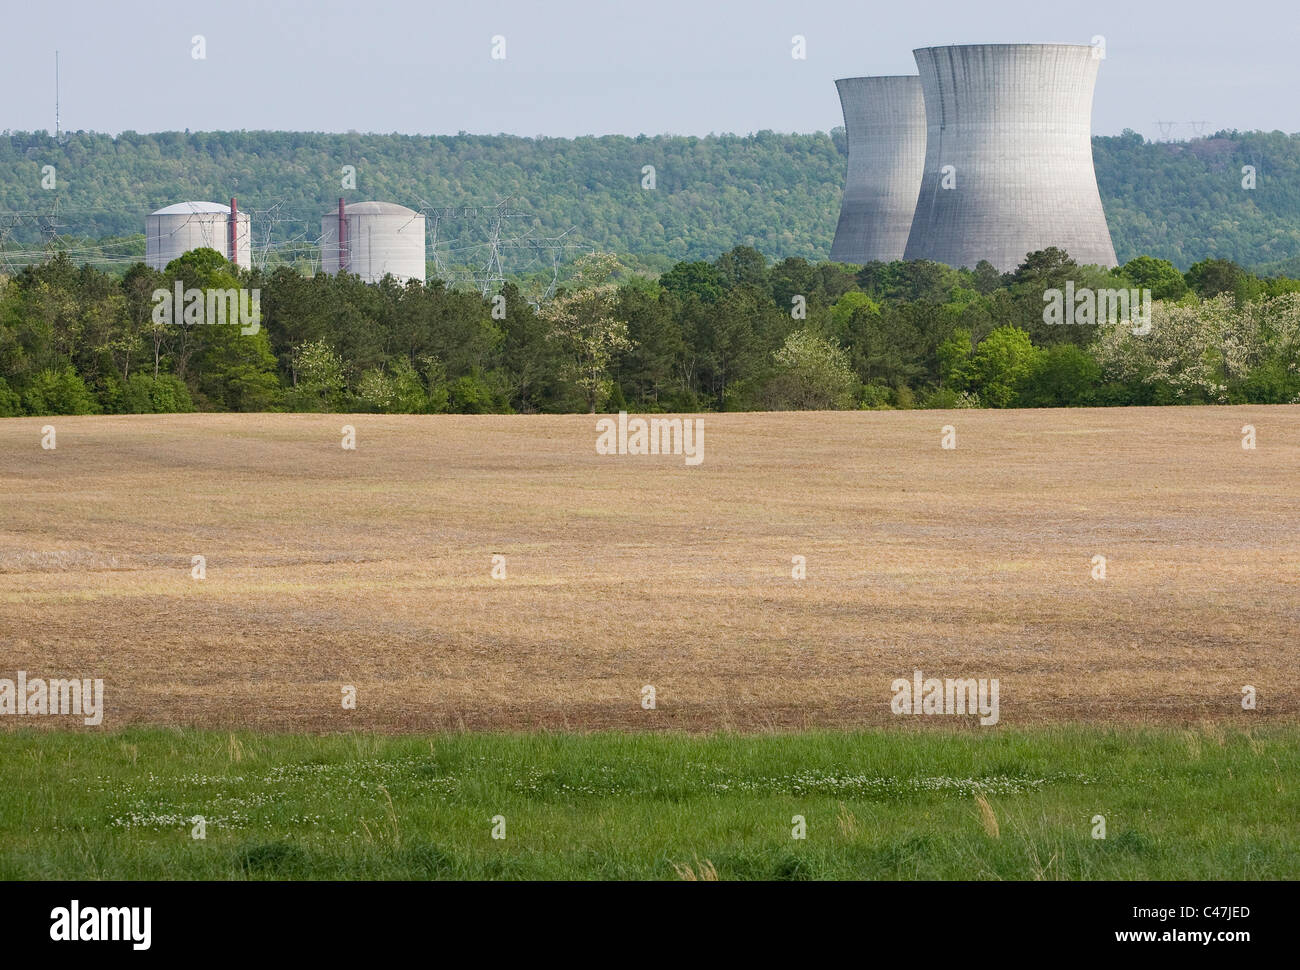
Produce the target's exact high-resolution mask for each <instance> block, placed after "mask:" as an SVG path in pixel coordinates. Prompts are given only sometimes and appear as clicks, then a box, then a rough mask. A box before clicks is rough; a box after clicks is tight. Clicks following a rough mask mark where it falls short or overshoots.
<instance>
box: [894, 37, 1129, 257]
mask: <svg viewBox="0 0 1300 970" xmlns="http://www.w3.org/2000/svg"><path fill="white" fill-rule="evenodd" d="M912 53H913V54H914V55H915V56H916V64H917V67H918V68H919V69H920V73H921V88H922V90H923V91H924V93H925V115H926V149H925V171H924V175H923V176H922V179H921V192H920V197H919V198H918V200H917V205H916V215H915V217H914V219H913V220H912V230H911V234H910V235H909V237H908V240H907V250H906V258H907V259H932V260H935V261H936V262H940V263H946V264H948V265H949V266H958V267H959V266H967V267H971V268H973V267H974V266H975V264H976V263H978V262H979V261H980V260H981V259H987V260H988V261H989V262H990V263H992V264H993V265H994V266H996V267H997V268H998V270H999V271H1001V272H1006V271H1008V270H1013V269H1015V268H1016V267H1017V266H1019V265H1020V264H1021V263H1022V262H1024V259H1025V255H1026V254H1027V253H1030V252H1033V251H1035V250H1039V249H1046V248H1047V247H1048V246H1056V247H1059V248H1061V249H1064V250H1066V251H1067V252H1068V253H1069V254H1070V255H1071V256H1072V257H1073V258H1074V259H1075V261H1076V262H1079V263H1095V264H1097V265H1100V266H1114V265H1115V249H1114V247H1113V246H1112V245H1111V240H1110V230H1109V229H1108V228H1107V226H1106V215H1105V213H1104V212H1103V211H1102V207H1101V196H1100V195H1099V194H1098V192H1097V177H1096V175H1095V173H1094V172H1093V167H1092V141H1091V134H1092V91H1093V85H1094V84H1095V83H1096V80H1097V68H1098V66H1099V65H1100V64H1101V61H1100V59H1098V58H1096V57H1095V56H1094V54H1095V51H1094V49H1093V48H1091V47H1085V46H1077V45H1071V44H978V45H970V46H957V47H923V48H921V49H919V50H916V51H913V52H912Z"/></svg>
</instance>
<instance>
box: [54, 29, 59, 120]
mask: <svg viewBox="0 0 1300 970" xmlns="http://www.w3.org/2000/svg"><path fill="white" fill-rule="evenodd" d="M54 140H55V141H58V140H59V52H58V51H55V52H54Z"/></svg>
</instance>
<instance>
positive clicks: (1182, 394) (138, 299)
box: [0, 246, 1300, 416]
mask: <svg viewBox="0 0 1300 970" xmlns="http://www.w3.org/2000/svg"><path fill="white" fill-rule="evenodd" d="M177 286H179V287H180V288H181V290H182V291H197V292H199V293H215V292H221V291H233V290H245V291H253V292H255V293H256V294H257V296H258V306H259V308H260V319H259V321H258V325H257V327H256V328H241V327H240V326H239V325H238V322H237V321H235V322H231V323H226V324H212V323H206V322H202V321H200V320H197V319H196V320H187V319H185V317H184V315H182V314H179V313H177V314H176V315H174V316H165V317H161V318H160V316H159V313H158V306H159V301H158V300H157V299H156V298H155V297H156V295H157V294H158V293H159V291H162V292H166V293H168V294H170V293H172V292H174V291H175V289H176V287H177ZM1067 288H1068V291H1069V292H1071V293H1074V292H1085V291H1086V292H1101V291H1106V290H1112V291H1113V290H1116V289H1119V288H1123V289H1125V290H1128V289H1130V288H1135V289H1138V290H1139V291H1147V292H1149V293H1150V295H1151V298H1152V303H1151V307H1150V315H1149V319H1147V320H1146V322H1145V324H1142V325H1139V320H1140V318H1139V317H1138V316H1136V315H1130V317H1128V318H1125V319H1122V320H1121V319H1118V318H1117V319H1115V320H1113V321H1110V322H1108V321H1106V320H1105V319H1100V320H1089V321H1085V322H1079V318H1078V317H1077V316H1075V315H1069V316H1067V317H1066V318H1065V320H1064V321H1063V322H1060V323H1056V322H1049V321H1048V319H1047V318H1046V317H1045V314H1044V308H1045V306H1046V305H1047V304H1046V302H1045V298H1046V297H1048V296H1049V295H1050V294H1051V293H1052V292H1053V291H1066V290H1067ZM1133 309H1134V311H1135V312H1136V311H1137V306H1136V305H1135V306H1134V308H1133ZM1102 316H1104V315H1102ZM250 330H255V332H248V331H250ZM1296 402H1300V280H1295V279H1291V278H1287V277H1275V278H1261V277H1259V276H1256V275H1254V274H1252V273H1250V272H1248V271H1246V270H1245V269H1243V268H1242V267H1240V266H1238V265H1236V264H1235V263H1232V262H1230V261H1227V260H1205V261H1202V262H1200V263H1197V264H1194V265H1193V266H1192V267H1190V268H1189V270H1188V271H1187V272H1186V273H1183V272H1179V271H1178V269H1177V268H1176V267H1174V266H1173V265H1172V264H1171V263H1169V262H1167V261H1164V260H1160V259H1156V258H1153V257H1149V256H1141V257H1137V258H1135V259H1133V260H1130V261H1129V262H1127V263H1126V264H1124V265H1123V266H1122V267H1120V268H1118V269H1113V270H1104V269H1101V268H1099V267H1091V266H1079V265H1076V263H1075V262H1074V261H1073V260H1072V259H1070V257H1069V256H1068V254H1066V253H1064V252H1062V251H1060V250H1056V249H1048V250H1044V251H1042V252H1038V253H1032V254H1030V255H1029V256H1028V257H1027V258H1026V260H1025V262H1024V263H1023V264H1022V265H1021V266H1020V267H1018V268H1017V269H1016V270H1015V271H1014V272H1011V273H1006V274H999V273H998V272H997V271H996V270H995V269H994V268H993V267H992V266H990V265H989V264H988V263H980V264H979V265H978V266H976V268H975V269H973V270H966V269H961V270H955V269H951V268H949V267H947V266H943V265H940V264H937V263H932V262H927V261H913V262H902V261H900V262H894V263H888V264H884V263H872V264H869V265H867V266H865V267H856V266H848V265H842V264H835V263H812V262H808V261H807V260H804V259H802V258H798V257H791V258H786V259H783V260H781V261H779V262H776V263H771V262H769V261H768V260H767V259H766V258H765V257H764V256H763V255H762V254H761V253H759V252H758V251H757V250H755V249H753V248H752V247H748V246H739V247H736V248H735V249H732V250H731V251H729V252H727V253H724V254H723V255H722V256H721V257H719V258H717V259H715V260H712V261H707V260H695V261H683V262H678V263H676V264H675V265H673V266H672V267H671V268H670V269H669V270H668V271H667V272H665V273H662V274H661V275H659V276H658V277H653V276H650V275H645V274H640V273H634V272H631V271H629V270H628V269H627V268H626V267H623V266H622V265H621V264H620V263H619V261H618V259H617V258H616V257H614V256H613V255H611V254H607V253H592V254H589V255H587V256H585V257H583V258H581V259H579V260H578V261H576V263H575V264H574V265H573V266H572V267H571V268H570V270H569V272H568V274H567V276H566V278H565V279H564V281H563V283H562V285H561V286H560V288H559V289H558V291H557V292H556V294H555V296H554V298H552V299H550V300H548V301H546V302H544V303H540V304H535V303H531V302H529V301H528V300H527V299H525V298H524V297H523V295H522V294H521V292H520V291H519V289H518V287H516V286H515V285H513V284H510V283H507V284H505V285H504V286H503V287H502V288H501V290H500V292H499V293H494V294H489V295H487V296H483V295H481V294H479V293H478V292H475V291H466V290H463V289H457V288H453V287H448V286H447V285H446V284H444V283H442V282H440V281H437V280H433V281H430V282H427V283H420V282H416V281H413V282H410V283H407V284H406V285H400V284H398V283H397V282H395V281H394V280H392V279H391V278H388V279H385V280H384V281H382V282H380V283H375V284H367V283H363V282H362V281H361V280H360V279H359V278H357V277H355V276H350V275H340V276H329V275H325V274H317V275H315V276H304V275H302V274H300V273H297V272H295V271H293V270H291V269H289V268H287V267H281V268H279V269H276V270H275V271H273V272H269V273H267V272H264V271H260V270H253V271H246V270H240V269H238V268H236V267H235V266H233V265H232V264H230V263H229V262H228V261H227V260H225V259H224V258H223V257H222V256H221V255H220V254H219V253H217V252H215V251H213V250H196V251H194V252H191V253H187V254H185V255H184V256H182V257H181V258H179V259H177V260H176V261H174V262H173V263H172V264H171V265H170V266H168V267H167V269H165V270H162V271H158V270H153V269H150V268H148V267H146V266H145V265H144V264H136V265H134V266H132V267H131V268H130V269H129V270H128V271H127V272H126V273H125V274H123V275H122V276H121V277H120V278H119V277H116V276H113V275H109V274H106V273H104V272H102V271H100V270H98V269H95V268H94V267H92V266H88V265H80V266H78V265H76V264H74V263H73V262H72V261H71V260H70V259H69V258H68V257H67V256H66V255H57V256H55V257H53V258H51V259H49V260H47V261H45V262H44V263H41V264H39V265H33V266H29V267H27V268H25V269H24V270H22V271H21V272H18V273H16V274H14V275H13V276H0V416H14V415H45V414H92V413H142V412H172V411H190V410H205V411H208V410H211V411H326V412H328V411H346V412H387V413H393V412H400V413H419V414H423V413H440V412H458V413H512V412H514V413H536V412H552V413H555V412H592V411H597V410H618V409H627V410H631V411H676V412H697V411H716V410H754V409H761V410H790V409H843V408H913V407H940V408H951V407H1042V406H1057V407H1071V406H1085V405H1127V404H1142V405H1146V404H1196V403H1296Z"/></svg>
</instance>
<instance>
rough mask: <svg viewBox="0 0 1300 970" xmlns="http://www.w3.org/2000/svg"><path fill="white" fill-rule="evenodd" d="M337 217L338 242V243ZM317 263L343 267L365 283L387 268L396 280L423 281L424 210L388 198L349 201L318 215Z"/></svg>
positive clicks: (328, 268)
mask: <svg viewBox="0 0 1300 970" xmlns="http://www.w3.org/2000/svg"><path fill="white" fill-rule="evenodd" d="M340 221H342V222H343V225H342V229H343V233H342V236H343V240H344V243H343V247H342V250H341V251H340V247H339V228H340ZM320 232H321V268H322V269H323V270H324V271H325V272H326V273H337V272H338V271H339V263H340V257H341V260H342V263H343V268H344V270H346V271H347V272H349V273H353V274H355V275H357V276H360V277H361V279H362V280H364V281H365V282H367V283H377V282H379V281H380V280H381V279H383V278H384V276H385V275H387V274H389V273H391V274H392V275H393V277H394V278H395V279H396V280H397V281H398V282H399V283H405V282H406V281H407V280H412V279H415V280H420V281H421V282H423V281H424V271H425V266H424V256H425V248H424V216H422V215H420V213H418V212H415V211H414V210H412V209H408V208H406V206H403V205H397V204H395V203H392V202H354V203H352V204H351V205H346V206H343V209H342V215H340V213H339V211H337V210H335V211H331V212H328V213H326V214H325V215H324V216H322V217H321V221H320Z"/></svg>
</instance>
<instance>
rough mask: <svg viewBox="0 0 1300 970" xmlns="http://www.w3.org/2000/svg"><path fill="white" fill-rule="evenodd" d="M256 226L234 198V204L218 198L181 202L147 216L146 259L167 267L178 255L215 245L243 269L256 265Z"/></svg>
mask: <svg viewBox="0 0 1300 970" xmlns="http://www.w3.org/2000/svg"><path fill="white" fill-rule="evenodd" d="M252 238H253V237H252V227H251V223H250V222H249V219H248V215H247V214H246V213H243V212H240V211H239V207H238V205H237V204H236V202H235V200H234V199H231V200H230V205H218V204H217V203H215V202H178V203H176V204H175V205H169V206H167V208H165V209H159V210H158V211H157V212H152V213H150V214H149V215H147V216H145V220H144V261H145V265H147V266H151V267H153V268H154V269H165V268H166V267H167V264H168V263H170V262H171V261H172V260H173V259H175V258H176V257H177V256H183V255H185V254H186V253H188V252H189V251H190V250H192V249H203V248H207V249H215V250H216V251H217V252H219V253H221V255H222V256H225V257H226V258H227V259H228V260H230V261H231V262H232V263H234V264H235V265H236V266H238V267H240V268H241V269H249V268H251V267H252V265H253V260H252V252H251V249H250V243H251V241H252Z"/></svg>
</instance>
